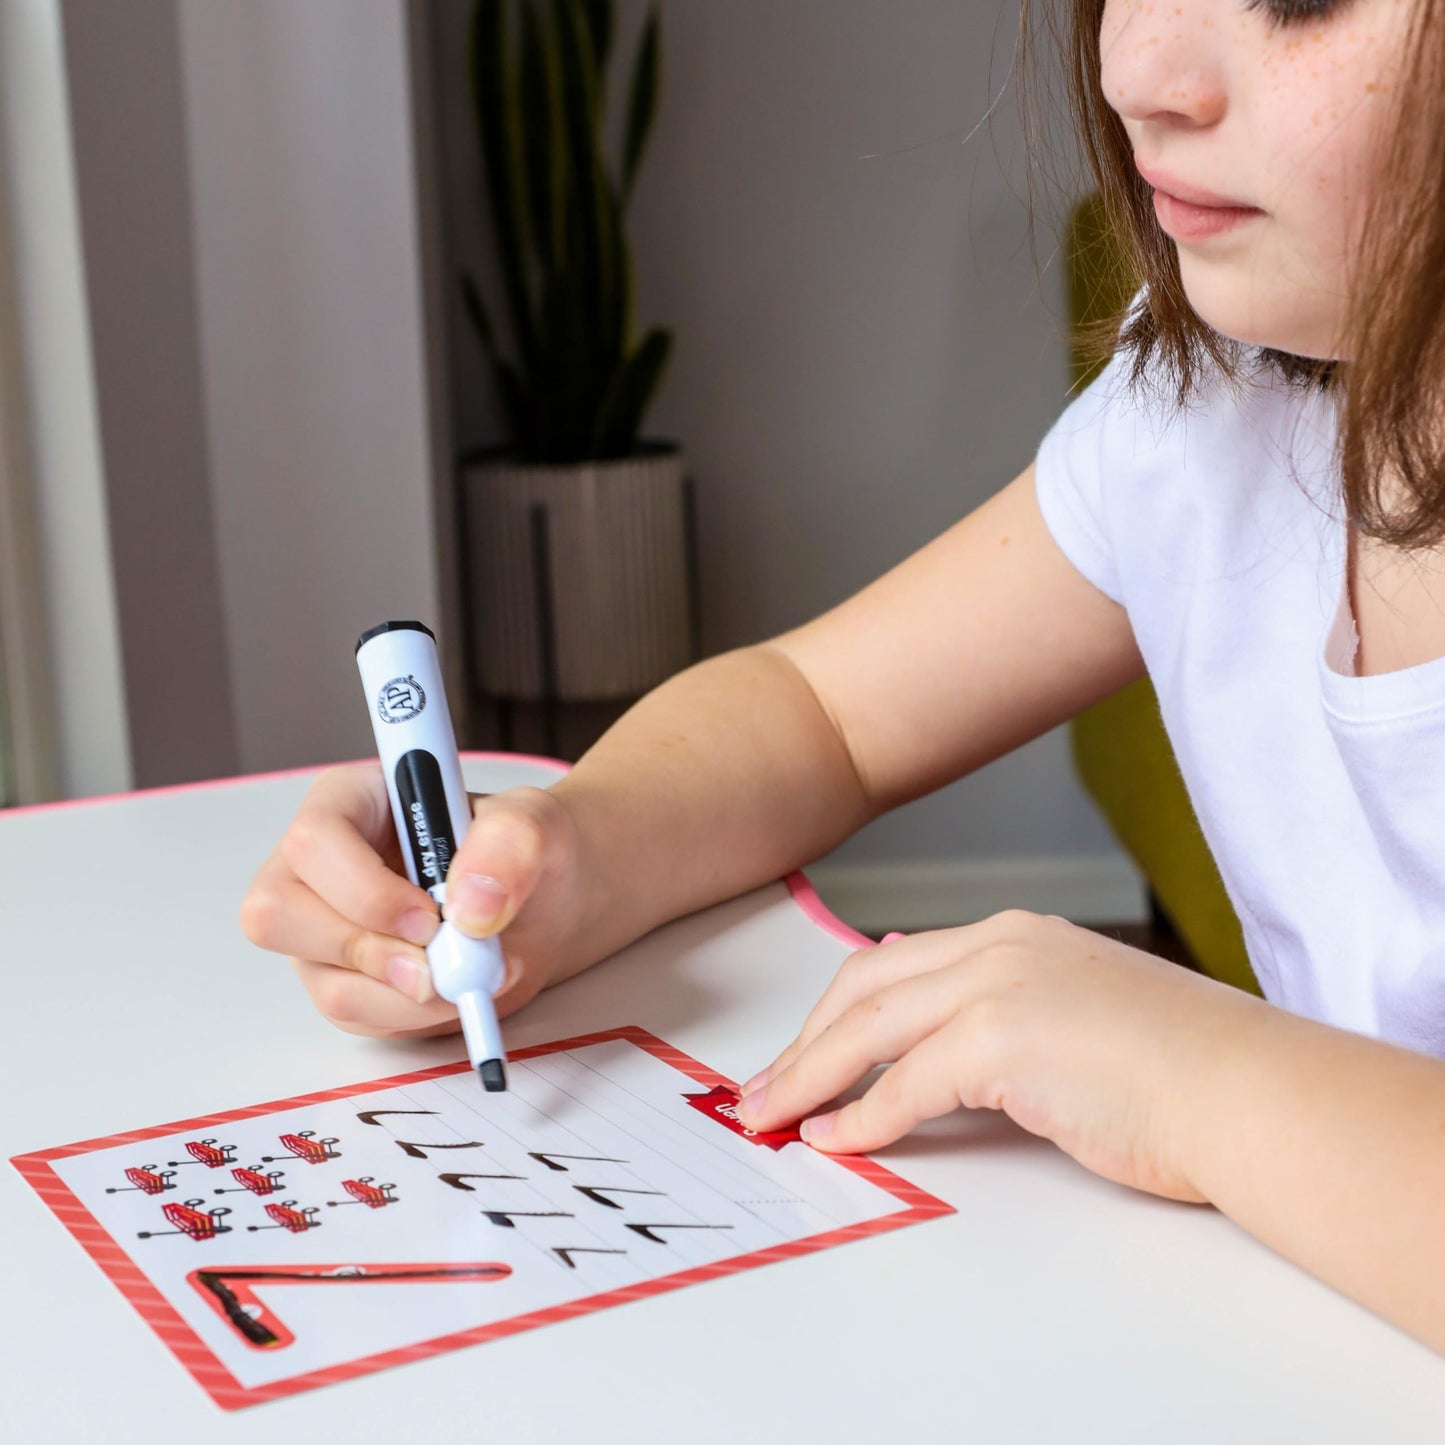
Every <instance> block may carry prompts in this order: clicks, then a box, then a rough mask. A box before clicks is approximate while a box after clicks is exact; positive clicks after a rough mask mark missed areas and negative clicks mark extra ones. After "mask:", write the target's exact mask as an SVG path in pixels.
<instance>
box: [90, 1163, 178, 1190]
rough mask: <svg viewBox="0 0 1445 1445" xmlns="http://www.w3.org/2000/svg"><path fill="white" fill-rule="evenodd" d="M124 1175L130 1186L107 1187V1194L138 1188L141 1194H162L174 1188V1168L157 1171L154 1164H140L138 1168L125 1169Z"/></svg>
mask: <svg viewBox="0 0 1445 1445" xmlns="http://www.w3.org/2000/svg"><path fill="white" fill-rule="evenodd" d="M125 1177H126V1178H127V1179H129V1180H130V1186H129V1187H127V1186H125V1185H123V1184H117V1185H115V1186H114V1188H110V1189H107V1190H106V1191H105V1192H106V1193H107V1194H129V1193H131V1192H132V1191H134V1190H139V1191H140V1192H141V1193H142V1194H164V1193H165V1192H166V1190H167V1189H174V1188H175V1187H176V1186H175V1182H174V1181H175V1177H176V1171H175V1170H174V1169H161V1170H159V1171H157V1169H156V1166H155V1165H154V1164H142V1165H141V1166H140V1168H138V1169H127V1170H126V1171H125Z"/></svg>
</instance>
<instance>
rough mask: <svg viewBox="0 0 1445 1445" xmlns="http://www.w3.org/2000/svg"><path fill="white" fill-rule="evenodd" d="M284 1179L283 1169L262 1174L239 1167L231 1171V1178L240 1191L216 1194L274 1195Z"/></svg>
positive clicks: (225, 1191) (222, 1191)
mask: <svg viewBox="0 0 1445 1445" xmlns="http://www.w3.org/2000/svg"><path fill="white" fill-rule="evenodd" d="M285 1177H286V1171H285V1170H284V1169H271V1170H268V1171H267V1172H266V1173H265V1174H262V1173H261V1171H260V1170H259V1169H243V1168H241V1167H240V1166H239V1165H238V1166H237V1167H236V1168H235V1169H233V1170H231V1178H232V1179H234V1180H235V1181H236V1183H237V1184H239V1185H240V1186H241V1188H240V1189H218V1190H216V1193H217V1194H242V1193H247V1194H275V1193H276V1191H277V1190H278V1189H280V1187H281V1181H282V1180H283V1179H284V1178H285Z"/></svg>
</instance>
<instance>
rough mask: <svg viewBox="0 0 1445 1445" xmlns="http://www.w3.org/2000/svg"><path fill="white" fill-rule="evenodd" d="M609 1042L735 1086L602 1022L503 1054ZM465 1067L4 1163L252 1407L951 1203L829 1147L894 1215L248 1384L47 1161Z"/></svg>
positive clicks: (226, 1396) (215, 1391)
mask: <svg viewBox="0 0 1445 1445" xmlns="http://www.w3.org/2000/svg"><path fill="white" fill-rule="evenodd" d="M618 1041H622V1042H626V1043H631V1044H635V1045H636V1046H637V1047H638V1048H640V1049H643V1050H645V1051H646V1052H647V1053H649V1054H651V1055H652V1056H653V1057H654V1058H656V1059H659V1060H661V1061H662V1062H663V1063H665V1064H670V1065H671V1066H672V1067H673V1068H674V1069H676V1070H677V1071H678V1072H679V1073H681V1074H685V1075H686V1076H687V1077H688V1078H689V1079H692V1080H693V1081H694V1082H695V1083H698V1084H701V1085H703V1087H704V1088H708V1089H712V1088H716V1087H718V1086H721V1087H723V1088H726V1089H736V1087H737V1086H736V1085H735V1084H734V1083H733V1081H732V1080H731V1079H727V1078H724V1077H723V1075H721V1074H719V1073H717V1072H716V1070H713V1069H710V1068H708V1067H707V1066H706V1065H705V1064H701V1063H699V1062H698V1061H697V1060H696V1059H694V1058H692V1057H691V1056H689V1055H688V1054H685V1053H683V1052H682V1050H681V1049H677V1048H674V1047H673V1046H672V1045H671V1044H669V1043H666V1042H664V1041H663V1040H662V1039H660V1038H658V1037H657V1036H656V1035H655V1034H651V1033H649V1032H648V1031H647V1030H646V1029H643V1028H638V1027H636V1026H634V1025H628V1026H626V1027H623V1028H615V1029H603V1030H601V1031H600V1032H598V1033H591V1034H581V1035H578V1036H577V1037H576V1038H570V1039H559V1040H557V1041H556V1042H554V1043H549V1044H536V1045H534V1046H533V1047H531V1048H527V1049H518V1050H517V1051H516V1052H515V1053H514V1054H512V1055H510V1057H511V1058H512V1059H513V1060H515V1061H517V1062H521V1061H523V1060H525V1059H533V1058H538V1057H540V1056H541V1055H544V1054H553V1053H561V1052H564V1051H566V1050H569V1049H580V1048H585V1047H587V1046H588V1045H590V1044H605V1043H613V1042H618ZM470 1068H471V1065H470V1064H469V1063H467V1062H466V1061H465V1060H463V1061H462V1062H460V1063H456V1064H439V1065H437V1066H435V1067H434V1068H430V1069H420V1070H417V1071H415V1072H413V1073H407V1074H393V1075H392V1076H391V1077H389V1078H385V1079H370V1080H367V1081H365V1082H363V1083H359V1084H348V1085H346V1086H345V1087H343V1088H338V1089H323V1090H320V1091H319V1092H317V1093H314V1094H300V1095H298V1096H296V1097H295V1098H291V1099H275V1100H272V1101H271V1102H270V1103H266V1104H253V1105H251V1106H250V1107H249V1108H244V1109H231V1110H228V1111H226V1112H225V1113H222V1114H205V1115H202V1116H201V1117H200V1118H196V1119H178V1120H176V1121H174V1122H173V1123H170V1124H158V1125H156V1126H155V1127H153V1128H149V1129H135V1130H132V1131H130V1132H129V1133H124V1134H110V1135H107V1136H105V1137H104V1138H100V1139H83V1140H81V1141H80V1142H79V1143H75V1144H62V1145H59V1146H58V1147H56V1148H52V1149H41V1150H37V1151H35V1152H34V1153H31V1154H21V1155H17V1156H16V1157H15V1158H13V1159H12V1160H11V1161H10V1162H11V1163H12V1164H13V1165H14V1166H15V1167H16V1169H18V1170H19V1171H20V1173H21V1174H22V1175H24V1177H25V1178H26V1179H27V1180H28V1181H29V1183H30V1184H31V1186H32V1187H33V1188H34V1189H35V1191H36V1193H37V1194H39V1195H40V1197H41V1198H42V1199H43V1200H44V1201H45V1203H46V1204H47V1205H48V1206H49V1207H50V1209H51V1210H52V1211H53V1212H54V1214H55V1215H56V1217H57V1218H58V1219H59V1220H60V1222H61V1223H62V1224H63V1225H65V1227H66V1228H67V1229H68V1230H69V1231H70V1232H71V1234H73V1235H74V1236H75V1238H76V1240H77V1241H78V1242H79V1244H80V1246H81V1248H83V1249H84V1250H85V1252H86V1253H87V1254H88V1255H90V1257H91V1258H92V1259H93V1260H94V1261H95V1262H96V1263H97V1264H98V1265H99V1266H100V1267H101V1269H102V1270H104V1271H105V1273H106V1274H107V1275H109V1276H110V1279H111V1280H112V1282H113V1283H114V1284H115V1286H116V1288H117V1289H119V1290H120V1292H121V1293H122V1294H123V1295H124V1296H125V1297H126V1298H127V1299H128V1300H129V1301H130V1302H131V1304H132V1305H133V1306H134V1307H135V1309H136V1310H137V1311H138V1312H139V1314H140V1316H141V1318H142V1319H144V1320H145V1322H146V1323H147V1324H148V1325H149V1326H150V1327H151V1329H152V1330H154V1331H155V1333H156V1334H157V1335H158V1336H159V1337H160V1339H161V1341H162V1343H163V1344H165V1345H166V1347H167V1348H168V1349H169V1350H170V1351H171V1353H172V1354H173V1355H175V1357H176V1358H177V1359H178V1360H179V1361H180V1362H181V1364H182V1365H184V1366H185V1368H186V1369H187V1370H188V1371H189V1372H190V1373H191V1375H192V1376H193V1377H194V1378H195V1379H196V1380H197V1382H198V1383H199V1384H200V1385H201V1387H202V1388H203V1389H204V1390H205V1391H206V1393H207V1394H209V1395H210V1397H211V1399H213V1400H214V1401H215V1402H216V1404H217V1405H219V1406H221V1408H222V1409H225V1410H237V1409H241V1408H243V1407H245V1406H248V1405H259V1404H262V1403H263V1402H264V1401H267V1400H277V1399H281V1398H283V1397H284V1396H287V1395H296V1394H300V1393H302V1392H303V1391H306V1390H314V1389H317V1388H318V1387H319V1386H321V1385H332V1384H336V1383H338V1382H339V1381H342V1380H352V1379H355V1378H356V1377H357V1376H358V1375H369V1374H372V1373H373V1372H374V1371H377V1370H385V1369H390V1368H391V1367H392V1366H393V1365H405V1364H408V1363H410V1362H411V1361H412V1360H425V1359H429V1358H431V1356H433V1355H439V1354H443V1353H445V1352H446V1351H448V1350H459V1349H464V1348H465V1347H466V1346H468V1345H479V1344H482V1343H484V1342H485V1341H487V1340H496V1339H501V1338H503V1337H504V1336H507V1335H516V1334H521V1333H522V1332H523V1331H525V1330H531V1329H536V1328H537V1326H538V1325H547V1324H553V1323H555V1322H557V1321H560V1320H566V1319H572V1318H573V1317H574V1316H577V1315H584V1314H589V1313H591V1312H592V1311H593V1310H601V1309H608V1308H610V1307H611V1306H612V1305H620V1304H628V1303H630V1302H631V1301H633V1300H639V1299H646V1298H648V1297H649V1296H651V1295H658V1294H666V1293H667V1292H668V1291H669V1290H675V1289H682V1288H684V1287H685V1286H687V1285H690V1284H700V1283H702V1282H703V1281H704V1280H709V1279H716V1278H718V1277H719V1276H720V1275H727V1274H737V1273H739V1272H741V1271H742V1270H746V1269H757V1268H759V1267H760V1266H762V1265H765V1264H772V1263H774V1262H775V1261H777V1260H780V1259H793V1258H796V1257H797V1256H798V1255H804V1254H814V1253H816V1252H817V1251H819V1250H823V1249H831V1248H832V1247H833V1246H834V1245H838V1244H846V1243H847V1242H848V1241H850V1240H854V1239H862V1238H865V1237H867V1236H868V1235H873V1234H883V1233H886V1232H888V1231H889V1230H893V1229H901V1228H903V1227H904V1226H905V1225H909V1224H916V1223H918V1222H919V1221H920V1220H924V1219H933V1218H936V1217H937V1216H939V1215H943V1214H952V1213H954V1212H955V1211H954V1208H953V1206H952V1205H951V1204H947V1203H945V1202H944V1201H943V1200H941V1199H937V1198H935V1197H934V1196H933V1195H931V1194H928V1193H926V1192H925V1191H924V1190H922V1189H919V1188H918V1187H917V1186H916V1185H913V1184H910V1183H909V1182H908V1181H907V1180H906V1179H900V1178H899V1177H898V1176H897V1175H896V1174H894V1173H893V1172H892V1170H890V1169H886V1168H884V1166H883V1165H881V1164H879V1163H878V1162H877V1160H874V1159H869V1158H866V1157H864V1156H848V1155H838V1154H831V1155H829V1156H828V1157H829V1158H830V1159H832V1160H833V1161H834V1163H836V1164H840V1165H841V1166H842V1167H843V1168H845V1169H848V1170H850V1171H851V1172H852V1173H854V1174H856V1175H857V1176H858V1177H859V1178H861V1179H866V1180H867V1181H868V1183H870V1184H873V1185H876V1186H877V1187H878V1188H879V1189H881V1190H883V1191H884V1192H885V1193H887V1194H891V1195H892V1196H893V1197H894V1198H895V1199H896V1200H898V1202H899V1203H900V1204H901V1205H902V1206H903V1207H902V1208H901V1209H900V1210H898V1211H897V1212H896V1213H893V1214H887V1215H884V1216H882V1217H881V1218H878V1219H870V1220H865V1221H864V1222H863V1223H861V1224H850V1225H846V1226H844V1227H842V1228H840V1229H831V1230H828V1231H826V1232H825V1233H823V1234H815V1235H811V1236H810V1237H809V1238H807V1239H797V1240H791V1241H789V1242H788V1243H786V1244H778V1245H773V1246H772V1247H771V1248H769V1249H761V1250H755V1251H754V1252H753V1253H751V1254H745V1255H739V1256H738V1257H737V1258H735V1259H728V1260H721V1261H718V1262H717V1263H714V1264H706V1265H698V1266H696V1267H695V1268H693V1269H686V1270H681V1271H679V1272H678V1273H676V1274H669V1275H663V1276H661V1277H659V1278H657V1279H651V1280H645V1281H643V1282H642V1283H640V1284H634V1285H627V1286H625V1287H624V1288H622V1289H615V1290H608V1291H607V1292H605V1293H603V1294H597V1295H589V1296H588V1297H587V1298H586V1299H581V1300H571V1301H568V1302H567V1303H566V1304H560V1305H553V1306H550V1307H549V1308H547V1309H542V1310H534V1311H533V1312H532V1313H530V1314H525V1315H517V1316H514V1317H513V1318H511V1319H506V1320H497V1321H495V1322H493V1323H491V1324H487V1325H478V1326H476V1327H475V1328H474V1329H469V1330H459V1331H456V1332H454V1333H452V1334H447V1335H439V1336H438V1337H437V1338H435V1339H431V1340H421V1341H418V1342H417V1343H415V1344H411V1345H406V1346H404V1347H403V1348H401V1349H397V1350H386V1351H383V1352H382V1353H380V1354H376V1355H367V1356H365V1357H364V1358H362V1359H358V1360H348V1361H345V1362H344V1363H342V1364H338V1365H330V1366H328V1367H327V1368H326V1369H324V1370H311V1371H308V1372H307V1373H305V1374H301V1375H293V1376H291V1377H290V1378H289V1379H285V1380H276V1381H273V1382H272V1383H271V1384H268V1385H260V1386H255V1387H251V1388H248V1387H246V1386H244V1385H242V1384H241V1383H240V1382H239V1381H238V1380H237V1379H236V1378H235V1376H234V1375H232V1374H231V1372H230V1371H229V1370H227V1369H226V1367H225V1366H224V1365H223V1364H222V1363H221V1361H220V1360H219V1359H218V1358H217V1357H216V1355H215V1354H213V1353H212V1351H211V1350H210V1348H209V1347H208V1346H207V1345H205V1344H204V1343H203V1342H202V1341H201V1339H200V1337H199V1336H198V1335H197V1334H196V1333H195V1332H194V1331H193V1330H192V1329H191V1327H190V1326H189V1325H188V1324H186V1322H185V1321H184V1320H183V1319H182V1318H181V1316H180V1315H179V1314H178V1313H177V1312H176V1311H175V1310H174V1309H173V1308H172V1307H171V1305H170V1304H169V1303H168V1302H167V1301H166V1298H165V1296H164V1295H162V1294H161V1292H160V1291H159V1290H158V1289H157V1288H156V1287H155V1285H153V1284H152V1283H151V1282H150V1280H149V1279H147V1278H146V1276H145V1275H144V1274H143V1273H142V1271H141V1270H140V1269H139V1268H138V1267H137V1266H136V1264H135V1263H134V1261H133V1260H132V1259H131V1258H130V1256H129V1255H128V1254H127V1253H126V1252H125V1251H124V1250H123V1249H122V1248H121V1247H120V1245H119V1244H117V1243H116V1241H115V1240H114V1239H113V1238H112V1237H111V1235H110V1234H109V1233H108V1232H107V1231H106V1230H105V1229H104V1228H102V1227H101V1225H100V1223H99V1222H98V1221H97V1220H96V1218H95V1216H94V1215H92V1214H91V1212H90V1211H89V1210H88V1209H86V1208H85V1206H84V1205H83V1204H81V1202H80V1201H79V1200H78V1199H77V1198H76V1197H75V1195H74V1194H73V1193H72V1192H71V1190H70V1188H69V1187H68V1186H67V1185H66V1184H65V1183H64V1182H63V1181H62V1180H61V1178H60V1176H59V1175H58V1174H57V1173H56V1172H55V1170H54V1168H53V1167H52V1162H51V1161H53V1160H56V1159H67V1158H69V1157H70V1156H72V1155H74V1154H85V1153H89V1152H91V1151H93V1150H96V1149H109V1148H112V1147H114V1146H116V1145H119V1144H138V1143H141V1142H142V1141H144V1140H146V1139H155V1138H159V1137H161V1136H163V1135H167V1134H177V1133H181V1132H183V1131H189V1130H201V1129H209V1128H214V1127H216V1126H218V1125H222V1124H234V1123H237V1122H239V1121H241V1120H243V1119H254V1118H257V1117H259V1116H260V1115H263V1114H275V1113H280V1112H281V1111H282V1110H285V1109H301V1108H305V1107H306V1106H307V1105H310V1104H324V1103H329V1102H331V1101H332V1100H334V1099H348V1098H357V1097H359V1096H361V1095H364V1094H371V1093H376V1092H378V1091H379V1090H382V1089H394V1088H400V1087H402V1086H404V1085H407V1084H420V1083H426V1082H428V1081H429V1080H432V1079H441V1078H446V1077H447V1076H448V1075H451V1074H463V1073H466V1072H468V1070H469V1069H470Z"/></svg>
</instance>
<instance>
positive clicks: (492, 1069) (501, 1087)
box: [477, 1059, 507, 1094]
mask: <svg viewBox="0 0 1445 1445" xmlns="http://www.w3.org/2000/svg"><path fill="white" fill-rule="evenodd" d="M477 1073H479V1074H480V1075H481V1076H482V1088H484V1089H485V1090H486V1091H487V1093H489V1094H501V1093H505V1092H506V1088H507V1071H506V1069H504V1068H503V1067H502V1061H501V1060H500V1059H483V1060H482V1062H481V1063H480V1064H478V1065H477Z"/></svg>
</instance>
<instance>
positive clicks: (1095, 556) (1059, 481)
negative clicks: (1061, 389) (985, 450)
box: [1034, 356, 1128, 603]
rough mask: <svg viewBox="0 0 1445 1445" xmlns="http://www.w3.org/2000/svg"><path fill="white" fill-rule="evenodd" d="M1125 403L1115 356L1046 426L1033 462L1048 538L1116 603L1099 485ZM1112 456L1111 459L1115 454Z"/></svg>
mask: <svg viewBox="0 0 1445 1445" xmlns="http://www.w3.org/2000/svg"><path fill="white" fill-rule="evenodd" d="M1127 405H1128V387H1127V385H1126V384H1125V382H1124V380H1123V377H1122V363H1121V361H1120V358H1119V357H1117V356H1116V357H1115V358H1114V359H1113V360H1112V361H1110V363H1109V364H1108V366H1106V367H1105V368H1104V370H1103V371H1102V372H1100V373H1099V375H1098V376H1097V377H1095V378H1094V380H1093V381H1092V382H1091V383H1090V384H1089V386H1088V387H1087V388H1086V389H1085V390H1084V391H1083V392H1081V393H1080V394H1079V396H1078V397H1076V398H1075V399H1074V401H1073V402H1071V403H1070V404H1069V406H1068V407H1067V408H1066V410H1065V411H1064V413H1063V415H1062V416H1061V417H1060V418H1059V419H1058V421H1056V422H1055V423H1054V425H1053V426H1052V427H1051V428H1050V429H1049V432H1048V434H1047V435H1046V436H1045V437H1044V439H1043V441H1042V442H1041V443H1040V445H1039V452H1038V457H1037V458H1036V460H1035V463H1034V487H1035V490H1036V492H1037V495H1038V499H1039V510H1040V511H1041V512H1042V513H1043V517H1044V523H1045V525H1046V526H1047V527H1048V529H1049V532H1050V534H1051V535H1052V536H1053V539H1054V541H1055V542H1057V543H1058V544H1059V548H1060V550H1061V551H1062V552H1063V554H1064V555H1065V556H1066V557H1067V558H1068V559H1069V561H1070V562H1072V563H1073V564H1074V566H1075V567H1077V568H1078V570H1079V571H1080V572H1081V573H1083V575H1084V576H1085V577H1086V578H1087V579H1088V580H1089V581H1090V582H1092V583H1093V584H1094V586H1095V587H1097V588H1098V589H1099V591H1100V592H1102V593H1104V595H1105V596H1107V597H1110V598H1112V599H1113V600H1114V601H1115V602H1120V603H1122V601H1123V589H1122V587H1121V585H1120V580H1119V566H1118V558H1117V556H1116V551H1115V547H1114V545H1113V542H1112V539H1111V536H1110V530H1109V525H1108V510H1107V505H1106V503H1107V498H1106V496H1105V492H1104V487H1105V482H1106V479H1107V476H1108V473H1109V470H1110V466H1109V462H1110V454H1111V450H1112V449H1111V447H1110V436H1111V433H1112V432H1115V431H1117V429H1118V423H1119V420H1120V418H1119V416H1118V413H1119V411H1120V409H1121V408H1122V407H1126V406H1127ZM1113 460H1114V461H1115V463H1116V464H1117V463H1118V461H1119V458H1118V457H1114V458H1113Z"/></svg>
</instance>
